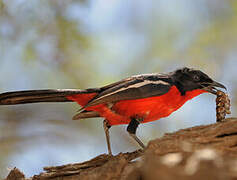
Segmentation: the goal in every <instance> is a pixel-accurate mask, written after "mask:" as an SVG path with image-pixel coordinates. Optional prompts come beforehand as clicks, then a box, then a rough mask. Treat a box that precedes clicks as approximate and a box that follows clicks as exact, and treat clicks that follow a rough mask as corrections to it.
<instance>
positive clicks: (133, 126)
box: [127, 118, 140, 134]
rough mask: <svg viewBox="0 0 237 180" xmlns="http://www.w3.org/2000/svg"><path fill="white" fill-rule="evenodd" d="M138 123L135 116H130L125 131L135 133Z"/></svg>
mask: <svg viewBox="0 0 237 180" xmlns="http://www.w3.org/2000/svg"><path fill="white" fill-rule="evenodd" d="M139 124H140V123H139V122H138V121H137V120H136V119H135V118H132V119H131V121H130V123H129V125H128V127H127V131H128V132H129V133H131V134H136V131H137V127H138V125H139Z"/></svg>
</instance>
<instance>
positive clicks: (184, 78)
mask: <svg viewBox="0 0 237 180" xmlns="http://www.w3.org/2000/svg"><path fill="white" fill-rule="evenodd" d="M171 76H172V79H173V81H174V84H175V85H176V87H177V88H178V89H179V91H180V92H181V94H182V95H185V93H186V92H187V91H192V90H195V89H202V90H205V91H208V92H210V93H212V94H216V87H219V88H224V89H226V88H225V86H224V85H222V84H220V83H218V82H216V81H213V80H212V79H211V78H210V77H209V76H208V75H206V74H205V73H203V72H202V71H200V70H195V69H191V68H187V67H185V68H182V69H178V70H176V71H175V72H174V73H173V74H172V75H171Z"/></svg>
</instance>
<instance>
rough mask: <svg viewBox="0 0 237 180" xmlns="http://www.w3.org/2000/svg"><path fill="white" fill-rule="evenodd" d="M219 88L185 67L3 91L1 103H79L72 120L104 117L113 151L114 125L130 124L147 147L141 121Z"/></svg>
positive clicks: (207, 77)
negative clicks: (96, 82) (78, 85)
mask: <svg viewBox="0 0 237 180" xmlns="http://www.w3.org/2000/svg"><path fill="white" fill-rule="evenodd" d="M216 87H219V88H224V89H226V88H225V86H224V85H222V84H220V83H218V82H216V81H213V80H212V79H211V78H210V77H209V76H208V75H206V74H205V73H203V72H201V71H200V70H194V69H190V68H186V67H185V68H182V69H178V70H176V71H174V72H170V73H167V74H158V73H154V74H142V75H136V76H132V77H129V78H126V79H123V80H121V81H118V82H115V83H112V84H109V85H107V86H103V87H101V88H94V89H86V90H75V89H56V90H52V89H47V90H28V91H15V92H6V93H2V94H0V105H14V104H24V103H38V102H72V101H73V102H77V103H78V104H79V105H81V107H82V108H81V110H80V111H79V113H78V114H76V115H75V116H74V117H73V119H82V118H94V117H103V118H104V130H105V134H106V141H107V146H108V152H109V154H112V153H111V148H110V138H109V128H110V127H111V126H114V125H120V124H128V126H127V131H128V133H129V134H130V135H131V137H133V138H134V139H135V140H136V141H137V142H138V144H139V145H140V146H141V147H142V148H144V147H145V146H144V144H143V143H142V142H141V141H140V140H139V139H138V137H137V136H136V130H137V127H138V125H139V124H140V123H146V122H150V121H155V120H158V119H160V118H163V117H167V116H169V115H170V114H171V113H172V112H174V111H176V110H177V109H179V108H180V107H181V106H182V105H183V104H184V103H185V102H187V101H188V100H190V99H192V98H194V97H196V96H198V95H200V94H202V93H207V92H209V93H212V94H216Z"/></svg>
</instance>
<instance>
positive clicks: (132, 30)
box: [0, 0, 237, 178]
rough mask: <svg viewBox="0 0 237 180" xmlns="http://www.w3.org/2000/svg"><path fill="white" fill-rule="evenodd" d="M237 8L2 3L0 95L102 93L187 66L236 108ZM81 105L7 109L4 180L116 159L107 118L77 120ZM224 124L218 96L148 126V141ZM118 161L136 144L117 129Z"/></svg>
mask: <svg viewBox="0 0 237 180" xmlns="http://www.w3.org/2000/svg"><path fill="white" fill-rule="evenodd" d="M236 56H237V1H235V0H232V1H231V0H226V1H223V0H215V1H205V0H195V1H190V0H179V1H172V0H159V1H157V0H146V1H145V0H132V1H127V0H110V1H107V0H81V1H79V0H67V1H65V0H50V1H48V0H41V1H40V0H31V1H27V0H11V1H9V0H0V92H5V91H14V90H26V89H48V88H81V89H84V88H93V87H99V86H102V85H106V84H108V83H111V82H114V81H117V80H120V79H121V78H125V77H128V76H131V75H135V74H141V73H152V72H169V71H173V70H175V69H176V68H179V67H183V66H187V67H193V68H197V69H201V70H202V71H204V72H206V73H207V74H209V75H210V76H211V77H213V78H214V79H215V80H217V81H219V82H221V83H223V84H225V85H226V86H227V87H228V93H229V94H230V97H231V100H232V115H231V116H236V115H237V113H236V108H237V78H236V76H237V59H236ZM78 109H79V106H78V105H76V104H74V103H50V104H45V103H42V104H27V105H19V106H1V107H0V177H1V178H3V177H5V176H6V175H7V173H8V172H9V169H10V168H13V167H15V166H16V167H18V168H20V169H21V170H22V171H23V172H24V173H25V174H26V175H27V176H32V175H33V174H37V173H39V172H40V171H42V167H43V166H51V165H62V164H65V163H73V162H82V161H85V160H89V159H91V158H93V157H95V156H97V155H100V154H102V153H107V147H106V142H105V136H104V131H103V125H102V122H103V119H88V120H81V121H72V120H71V117H72V116H73V115H74V113H75V112H76V111H77V110H78ZM214 122H215V97H214V96H213V95H210V94H203V95H201V96H199V97H197V98H195V99H193V100H191V101H190V102H188V103H186V104H185V105H184V106H183V107H182V108H181V109H180V110H178V111H177V112H175V113H173V114H172V115H171V116H170V117H169V118H165V119H161V120H159V121H156V122H152V123H147V124H143V125H141V126H140V128H139V129H138V136H139V137H141V139H142V140H143V141H144V142H145V143H147V142H148V141H149V140H151V139H154V138H157V137H160V136H162V135H163V134H164V133H166V132H173V131H175V130H178V129H181V128H187V127H191V126H196V125H202V124H210V123H214ZM110 132H111V140H112V150H113V153H114V154H117V153H119V152H127V151H133V150H135V149H137V148H138V146H137V144H136V143H135V142H134V141H133V140H132V139H130V138H129V137H128V135H127V133H126V127H125V126H116V127H113V128H111V131H110Z"/></svg>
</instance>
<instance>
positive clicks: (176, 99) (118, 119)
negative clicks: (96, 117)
mask: <svg viewBox="0 0 237 180" xmlns="http://www.w3.org/2000/svg"><path fill="white" fill-rule="evenodd" d="M204 92H206V91H204V90H193V91H189V92H186V94H185V96H181V93H180V92H179V90H178V89H177V88H176V86H172V87H171V88H170V90H169V92H168V93H166V94H164V95H162V96H156V97H149V98H143V99H135V100H123V101H119V102H117V103H115V104H114V106H113V107H112V110H111V109H109V108H108V106H107V105H106V104H100V105H96V106H91V107H88V108H86V110H88V111H97V112H99V114H100V116H101V117H104V118H106V119H107V120H108V122H109V124H110V125H111V126H112V125H119V124H129V122H130V121H131V119H130V118H132V117H140V118H142V119H143V121H142V123H146V122H150V121H155V120H158V119H160V118H163V117H167V116H169V115H170V114H171V113H172V112H174V111H176V110H177V109H179V108H180V107H181V106H182V105H183V104H184V103H185V102H186V101H188V100H190V99H192V98H194V97H195V96H198V95H200V94H202V93H204ZM95 95H96V93H92V94H79V95H73V96H70V97H68V98H69V99H72V100H74V101H76V102H78V103H79V104H80V105H82V106H84V105H85V104H86V103H87V102H88V101H89V99H91V98H93V97H94V96H95Z"/></svg>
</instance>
